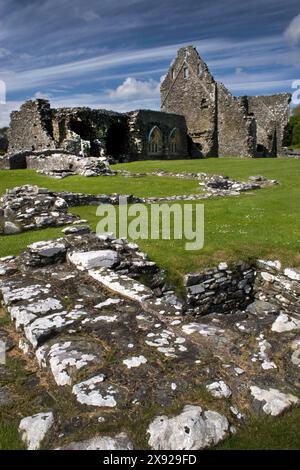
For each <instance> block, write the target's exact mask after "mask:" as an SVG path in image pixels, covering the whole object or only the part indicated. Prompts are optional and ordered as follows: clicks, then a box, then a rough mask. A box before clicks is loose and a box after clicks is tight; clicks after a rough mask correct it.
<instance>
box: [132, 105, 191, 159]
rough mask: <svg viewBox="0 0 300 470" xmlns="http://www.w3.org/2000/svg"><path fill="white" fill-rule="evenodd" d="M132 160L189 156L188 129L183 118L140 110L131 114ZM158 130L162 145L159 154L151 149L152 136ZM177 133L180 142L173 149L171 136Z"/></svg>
mask: <svg viewBox="0 0 300 470" xmlns="http://www.w3.org/2000/svg"><path fill="white" fill-rule="evenodd" d="M128 116H129V132H130V152H129V154H130V159H132V160H143V159H145V158H147V159H155V158H169V159H172V158H174V159H175V158H183V157H185V156H187V155H188V148H187V147H188V146H187V127H186V122H185V119H184V117H183V116H178V115H176V114H168V113H162V112H158V111H149V110H138V111H134V112H132V113H129V115H128ZM154 128H158V129H159V132H160V133H161V137H162V145H161V147H160V148H159V149H157V150H158V151H157V152H153V151H152V150H151V148H150V135H151V132H152V131H153V129H154ZM172 132H176V133H177V135H178V140H177V143H176V147H173V148H172V145H171V135H172Z"/></svg>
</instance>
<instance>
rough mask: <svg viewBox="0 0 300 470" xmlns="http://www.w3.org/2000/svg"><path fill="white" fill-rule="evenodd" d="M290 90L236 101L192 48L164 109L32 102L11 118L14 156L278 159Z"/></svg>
mask: <svg viewBox="0 0 300 470" xmlns="http://www.w3.org/2000/svg"><path fill="white" fill-rule="evenodd" d="M290 100H291V96H290V95H289V94H288V93H283V94H278V95H273V96H244V97H241V98H236V97H234V96H233V95H232V94H231V93H230V92H229V91H228V90H227V89H226V87H225V86H224V85H223V84H221V83H218V82H216V81H215V80H214V78H213V76H212V74H211V73H210V71H209V69H208V67H207V65H206V64H205V62H204V61H203V60H202V59H201V57H200V56H199V54H198V52H197V51H196V49H195V48H194V47H192V46H189V47H185V48H182V49H180V50H179V51H178V53H177V57H176V59H175V61H174V62H173V64H172V65H171V67H170V70H169V71H168V73H167V75H166V77H165V79H164V81H163V83H162V85H161V112H159V111H149V110H138V111H133V112H129V113H117V112H112V111H106V110H98V109H90V108H61V109H52V108H51V107H50V103H49V102H48V101H47V100H41V99H38V100H34V101H27V102H26V103H24V104H23V105H22V106H21V109H20V111H15V112H13V113H12V114H11V124H10V129H9V135H8V137H9V148H8V152H9V153H10V154H14V153H17V152H20V151H24V150H29V151H31V150H35V151H39V150H44V149H48V150H55V149H61V150H63V151H64V152H70V153H72V154H75V155H81V156H92V157H99V156H110V157H112V158H114V159H115V160H119V161H130V160H141V159H152V158H153V159H154V158H184V157H188V156H194V157H226V156H231V157H234V156H236V157H256V156H265V157H271V156H277V154H278V153H280V152H281V149H282V140H283V135H284V130H285V127H286V125H287V122H288V117H289V103H290Z"/></svg>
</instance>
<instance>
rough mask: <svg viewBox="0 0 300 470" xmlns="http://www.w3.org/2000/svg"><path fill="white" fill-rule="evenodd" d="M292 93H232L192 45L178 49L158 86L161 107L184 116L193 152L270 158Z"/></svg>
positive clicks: (279, 141) (280, 135)
mask: <svg viewBox="0 0 300 470" xmlns="http://www.w3.org/2000/svg"><path fill="white" fill-rule="evenodd" d="M290 101H291V95H290V94H289V93H282V94H277V95H273V96H243V97H240V98H236V97H234V96H233V95H232V94H231V93H230V92H229V91H228V90H227V88H226V87H225V86H224V85H223V84H222V83H218V82H216V81H215V80H214V77H213V76H212V74H211V73H210V71H209V69H208V67H207V65H206V63H205V62H204V61H203V60H202V59H201V57H200V56H199V54H198V52H197V50H196V49H195V48H194V47H193V46H189V47H184V48H182V49H179V51H178V53H177V57H176V59H175V61H174V62H173V63H172V65H171V67H170V69H169V71H168V73H167V75H166V77H165V79H164V81H163V83H162V85H161V110H162V111H163V112H166V113H176V114H180V115H183V116H185V118H186V122H187V127H188V134H189V136H190V138H191V139H192V141H193V144H194V145H193V149H192V151H193V153H194V154H195V155H199V156H206V157H226V156H232V157H234V156H237V157H255V156H266V157H271V156H272V157H274V156H277V154H278V153H280V152H281V150H282V140H283V134H284V130H285V128H286V126H287V122H288V118H289V103H290Z"/></svg>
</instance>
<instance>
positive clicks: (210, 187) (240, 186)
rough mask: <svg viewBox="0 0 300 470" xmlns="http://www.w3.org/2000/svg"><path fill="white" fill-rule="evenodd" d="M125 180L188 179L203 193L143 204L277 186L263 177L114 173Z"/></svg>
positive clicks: (120, 171)
mask: <svg viewBox="0 0 300 470" xmlns="http://www.w3.org/2000/svg"><path fill="white" fill-rule="evenodd" d="M116 173H117V174H120V175H122V176H124V177H127V178H142V177H145V176H161V177H172V178H178V179H188V180H197V181H200V183H199V185H200V187H201V190H202V191H203V192H202V193H201V194H190V195H181V196H171V197H162V198H147V199H144V202H159V201H180V200H194V199H208V198H211V197H225V196H238V195H239V194H240V193H242V192H246V191H253V190H256V189H261V188H265V187H268V186H273V185H277V184H279V182H278V181H277V180H268V179H267V178H266V177H265V176H261V175H257V176H250V178H249V181H248V182H241V181H235V180H231V179H230V178H228V177H227V176H221V175H210V174H208V173H175V172H168V171H164V170H158V171H154V172H152V173H131V172H129V171H125V170H118V171H116Z"/></svg>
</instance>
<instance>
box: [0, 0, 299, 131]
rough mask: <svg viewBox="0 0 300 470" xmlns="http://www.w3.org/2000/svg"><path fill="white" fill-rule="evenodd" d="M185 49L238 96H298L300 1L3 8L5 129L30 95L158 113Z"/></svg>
mask: <svg viewBox="0 0 300 470" xmlns="http://www.w3.org/2000/svg"><path fill="white" fill-rule="evenodd" d="M188 44H194V45H195V46H196V47H197V49H198V51H199V53H200V55H201V56H202V57H203V59H204V60H205V61H206V62H207V64H208V66H209V67H210V69H211V71H212V72H213V74H214V76H215V78H216V79H217V80H219V81H222V82H223V83H225V85H226V86H227V87H228V88H229V89H230V90H231V91H232V93H233V94H235V95H243V94H251V95H257V94H262V93H263V94H272V93H277V92H281V91H291V83H292V81H293V80H297V79H298V80H299V79H300V4H299V0H250V1H242V0H222V1H220V0H214V1H212V0H151V1H150V0H85V1H82V0H0V80H3V81H4V82H5V84H6V88H7V104H6V105H3V104H1V105H0V126H1V125H5V124H7V123H8V120H9V113H10V111H11V110H12V109H18V107H19V106H20V104H21V103H22V102H23V101H24V100H26V99H29V98H33V97H45V98H49V99H50V100H51V103H52V105H53V106H54V107H58V106H84V105H86V106H90V107H95V108H107V109H114V110H119V111H128V110H133V109H138V108H150V109H159V83H160V80H161V78H162V76H163V75H164V74H165V73H166V71H167V69H168V67H169V64H170V62H171V60H172V59H173V58H174V56H175V54H176V50H177V49H178V48H179V47H181V46H183V45H188ZM0 91H1V90H0ZM0 102H1V97H0Z"/></svg>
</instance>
